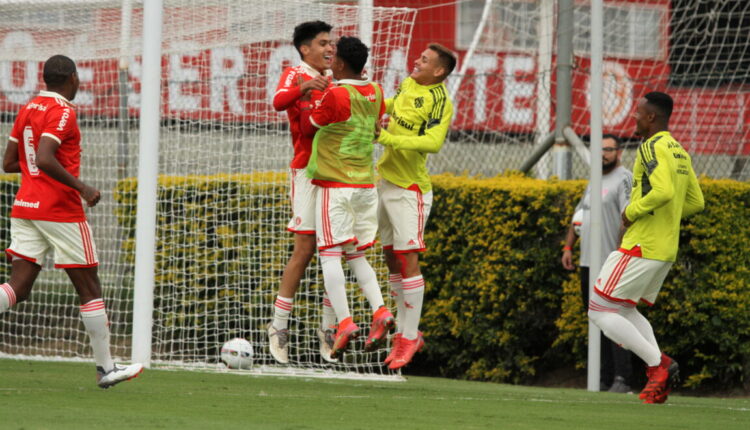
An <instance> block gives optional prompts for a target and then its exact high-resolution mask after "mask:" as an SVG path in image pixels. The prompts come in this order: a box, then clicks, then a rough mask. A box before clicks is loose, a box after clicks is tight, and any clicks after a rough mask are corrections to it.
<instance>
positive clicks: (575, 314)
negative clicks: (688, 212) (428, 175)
mask: <svg viewBox="0 0 750 430" xmlns="http://www.w3.org/2000/svg"><path fill="white" fill-rule="evenodd" d="M434 185H435V201H434V206H433V211H432V214H431V215H430V220H429V225H428V227H427V237H426V240H427V244H428V245H427V246H428V249H429V251H428V252H427V254H426V255H425V258H424V261H423V273H424V275H425V278H426V280H427V285H428V287H427V290H426V291H427V292H426V298H425V307H424V318H423V323H422V330H423V331H424V332H425V336H426V338H427V339H428V345H427V346H428V347H427V348H426V354H424V357H423V358H422V359H421V360H420V361H419V362H418V364H419V366H420V369H419V370H420V371H422V372H429V373H438V374H440V375H445V376H451V377H459V378H467V379H478V380H490V381H498V382H499V381H503V382H506V381H507V382H513V383H525V382H530V381H532V380H534V379H535V377H536V376H539V375H540V374H541V373H543V372H546V371H549V370H551V369H555V368H558V367H560V366H563V365H566V364H571V363H575V364H576V365H578V366H579V367H581V366H583V365H584V363H585V359H586V346H585V342H586V316H585V314H584V313H583V311H582V309H581V301H580V293H579V288H578V285H579V280H578V274H577V272H574V273H571V272H567V271H565V270H563V269H562V267H561V266H560V255H561V253H560V250H561V248H562V244H563V239H564V233H565V231H566V229H567V223H568V220H569V216H570V214H571V213H572V209H573V207H574V206H575V204H576V202H577V200H578V199H579V198H580V195H581V194H582V191H583V188H584V186H585V182H583V181H540V180H534V179H527V178H522V177H514V176H510V177H498V178H493V179H471V178H463V177H454V176H450V175H441V176H437V177H434ZM701 187H702V189H703V192H704V194H705V198H706V210H705V211H704V212H702V213H700V214H698V215H696V216H694V217H692V218H690V219H688V220H687V221H685V222H684V224H683V229H682V234H681V247H680V253H679V256H678V261H677V263H676V264H675V265H674V267H673V269H672V271H671V273H670V275H669V277H668V278H667V280H666V282H665V284H664V288H663V289H662V293H661V295H660V297H659V300H658V301H657V303H656V305H655V306H654V307H653V308H651V309H642V310H643V312H644V314H645V315H647V317H648V318H649V319H650V320H651V321H652V323H653V326H654V329H655V331H656V336H657V338H658V339H659V342H660V346H661V347H662V348H663V349H664V350H665V351H666V352H667V353H669V354H671V355H673V356H674V357H675V358H676V359H677V360H678V361H679V362H680V364H681V366H682V370H683V371H682V375H683V378H684V385H685V386H686V387H692V388H698V387H705V388H713V389H717V388H729V387H738V386H742V385H744V386H745V388H746V389H748V388H750V385H749V384H748V382H749V381H750V311H749V310H750V271H748V267H750V253H748V245H747V244H748V243H750V226H748V224H747V220H749V219H750V184H747V183H738V182H733V181H715V180H705V179H704V180H701Z"/></svg>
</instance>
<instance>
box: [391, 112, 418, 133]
mask: <svg viewBox="0 0 750 430" xmlns="http://www.w3.org/2000/svg"><path fill="white" fill-rule="evenodd" d="M391 118H393V119H394V120H395V121H396V124H398V125H400V126H401V127H403V128H405V129H407V130H409V131H412V130H414V124H411V123H410V122H407V121H406V120H404V119H403V118H401V117H400V116H398V113H396V112H395V111H394V112H393V114H392V115H391Z"/></svg>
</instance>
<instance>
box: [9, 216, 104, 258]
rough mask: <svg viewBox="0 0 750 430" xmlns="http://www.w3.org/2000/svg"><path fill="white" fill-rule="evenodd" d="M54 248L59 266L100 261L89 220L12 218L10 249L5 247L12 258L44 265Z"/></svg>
mask: <svg viewBox="0 0 750 430" xmlns="http://www.w3.org/2000/svg"><path fill="white" fill-rule="evenodd" d="M50 249H52V250H53V251H54V255H55V267H57V268H63V269H75V268H83V267H94V266H97V265H98V264H99V259H98V258H97V256H96V245H94V240H93V238H92V236H91V228H90V227H89V223H88V222H87V221H83V222H54V221H39V220H31V219H22V218H11V219H10V248H8V249H6V250H5V252H6V253H7V254H8V255H9V256H10V257H13V256H15V257H19V258H23V259H24V260H28V261H31V262H32V263H36V264H39V265H40V266H41V265H42V264H43V263H44V257H45V255H47V252H48V251H49V250H50Z"/></svg>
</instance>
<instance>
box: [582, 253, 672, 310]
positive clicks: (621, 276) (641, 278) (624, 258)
mask: <svg viewBox="0 0 750 430" xmlns="http://www.w3.org/2000/svg"><path fill="white" fill-rule="evenodd" d="M671 267H672V262H671V261H659V260H649V259H647V258H641V257H636V256H633V255H629V254H626V253H623V252H622V251H621V250H617V251H613V252H612V253H611V254H609V257H607V261H605V262H604V265H603V266H602V270H601V271H600V272H599V277H598V278H597V280H596V284H594V291H595V292H596V293H597V294H599V295H600V296H602V297H604V298H607V299H609V300H612V301H615V302H619V303H624V304H627V305H631V306H635V305H637V304H638V302H639V301H643V302H645V303H646V304H647V305H649V306H651V305H653V304H654V302H655V301H656V296H657V295H658V294H659V290H661V285H662V284H663V283H664V279H665V278H666V277H667V273H669V269H670V268H671Z"/></svg>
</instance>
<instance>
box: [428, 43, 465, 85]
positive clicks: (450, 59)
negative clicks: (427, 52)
mask: <svg viewBox="0 0 750 430" xmlns="http://www.w3.org/2000/svg"><path fill="white" fill-rule="evenodd" d="M427 47H428V48H429V49H432V50H433V51H435V52H437V54H438V60H439V61H440V65H442V66H443V68H444V69H445V74H444V75H443V77H446V76H448V75H450V74H451V73H452V72H453V69H455V68H456V62H457V61H458V60H456V54H455V53H454V52H453V51H451V50H450V49H448V48H446V47H445V46H443V45H441V44H439V43H430V44H429V45H427Z"/></svg>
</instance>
